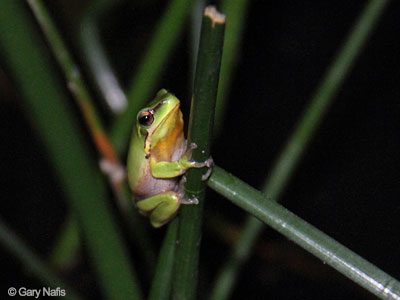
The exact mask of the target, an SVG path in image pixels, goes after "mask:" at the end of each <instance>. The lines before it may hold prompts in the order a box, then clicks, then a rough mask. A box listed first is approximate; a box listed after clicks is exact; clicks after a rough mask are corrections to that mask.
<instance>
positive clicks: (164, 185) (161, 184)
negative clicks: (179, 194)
mask: <svg viewBox="0 0 400 300" xmlns="http://www.w3.org/2000/svg"><path fill="white" fill-rule="evenodd" d="M178 183H179V177H174V178H155V177H153V176H152V175H151V173H150V172H146V174H145V175H144V176H143V177H142V178H141V179H140V182H139V184H138V185H137V186H136V188H135V190H134V191H133V194H134V195H135V200H136V201H139V200H142V199H144V198H148V197H151V196H153V195H156V194H159V193H163V192H169V191H175V190H176V188H177V186H178Z"/></svg>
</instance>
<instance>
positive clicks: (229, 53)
mask: <svg viewBox="0 0 400 300" xmlns="http://www.w3.org/2000/svg"><path fill="white" fill-rule="evenodd" d="M249 3H250V1H248V0H224V1H222V3H221V11H222V12H223V13H224V14H225V15H226V16H227V19H226V30H225V39H224V53H223V54H222V62H221V74H220V78H219V83H218V86H219V88H218V98H217V107H216V110H215V132H216V134H215V135H216V136H217V135H219V133H220V131H221V130H222V125H223V123H224V115H225V112H226V111H227V109H226V102H227V98H228V96H229V91H230V86H231V83H232V79H233V77H234V71H235V67H236V66H237V65H238V62H237V59H238V57H239V54H240V52H241V51H240V43H241V40H242V36H243V30H244V27H245V25H246V20H247V16H246V14H247V8H248V6H249Z"/></svg>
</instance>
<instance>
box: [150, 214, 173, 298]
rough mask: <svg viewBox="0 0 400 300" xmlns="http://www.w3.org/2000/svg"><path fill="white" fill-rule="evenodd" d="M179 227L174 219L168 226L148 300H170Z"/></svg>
mask: <svg viewBox="0 0 400 300" xmlns="http://www.w3.org/2000/svg"><path fill="white" fill-rule="evenodd" d="M178 225H179V219H178V218H174V219H173V220H172V221H171V222H170V224H169V225H168V229H167V233H166V235H165V238H164V241H163V244H162V247H161V249H160V256H159V258H158V264H157V268H156V272H155V275H154V278H153V283H152V285H151V289H150V294H149V297H148V300H168V299H169V298H170V294H171V284H172V279H173V268H174V256H175V248H176V239H177V236H178Z"/></svg>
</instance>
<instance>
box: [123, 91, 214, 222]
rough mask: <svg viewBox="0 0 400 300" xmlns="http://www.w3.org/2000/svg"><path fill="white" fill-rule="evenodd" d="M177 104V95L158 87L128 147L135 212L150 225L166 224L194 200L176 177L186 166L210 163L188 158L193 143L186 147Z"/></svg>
mask: <svg viewBox="0 0 400 300" xmlns="http://www.w3.org/2000/svg"><path fill="white" fill-rule="evenodd" d="M179 105H180V102H179V100H178V98H176V97H175V96H174V95H172V94H171V93H168V92H167V91H166V90H165V89H162V90H160V91H159V92H158V93H157V96H156V97H155V99H154V100H153V101H152V102H151V103H150V104H149V106H148V107H145V108H143V109H142V110H141V111H140V112H139V113H138V116H137V119H136V124H135V127H134V130H133V134H132V139H131V144H130V148H129V153H128V162H127V175H128V182H129V186H130V188H131V190H132V192H133V194H134V196H135V199H136V201H137V203H136V205H137V207H138V209H139V211H140V212H141V213H142V214H144V215H149V216H150V222H151V224H152V225H153V226H154V227H160V226H162V225H164V224H165V223H167V222H168V221H169V220H170V219H171V218H172V217H173V216H174V215H175V214H176V212H177V211H178V209H179V206H180V205H181V204H197V203H198V201H197V199H185V198H184V191H183V187H184V182H185V178H184V176H183V177H182V179H181V180H180V176H181V175H183V174H184V173H185V172H186V170H187V169H189V168H201V167H205V166H207V167H209V168H210V167H211V165H212V159H211V158H210V159H208V160H207V161H205V162H204V163H198V162H193V161H191V160H190V158H191V152H192V150H193V149H194V148H195V144H192V145H190V147H189V148H188V149H187V143H186V140H185V139H184V134H183V119H182V113H181V111H180V109H179ZM209 170H211V169H209ZM207 173H210V172H207Z"/></svg>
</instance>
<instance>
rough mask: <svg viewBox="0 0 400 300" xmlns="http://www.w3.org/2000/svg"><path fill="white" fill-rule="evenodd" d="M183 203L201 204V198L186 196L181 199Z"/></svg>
mask: <svg viewBox="0 0 400 300" xmlns="http://www.w3.org/2000/svg"><path fill="white" fill-rule="evenodd" d="M181 204H185V205H187V204H189V205H190V204H194V205H197V204H199V199H197V197H192V198H186V197H184V198H183V199H182V200H181Z"/></svg>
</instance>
